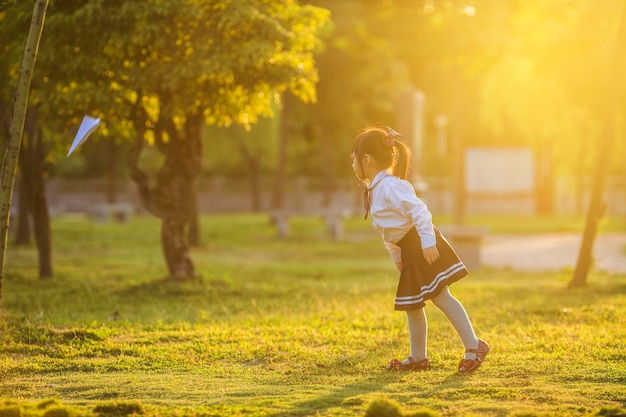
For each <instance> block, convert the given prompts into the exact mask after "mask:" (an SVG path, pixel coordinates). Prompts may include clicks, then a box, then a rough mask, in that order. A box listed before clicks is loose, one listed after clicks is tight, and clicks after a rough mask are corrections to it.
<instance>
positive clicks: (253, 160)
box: [239, 139, 261, 212]
mask: <svg viewBox="0 0 626 417" xmlns="http://www.w3.org/2000/svg"><path fill="white" fill-rule="evenodd" d="M239 151H240V152H241V155H242V156H243V159H244V161H245V162H246V165H247V166H248V178H249V179H250V198H251V200H252V211H254V212H258V211H260V210H261V180H260V177H261V175H260V174H261V169H260V168H261V162H260V161H259V157H258V156H256V155H254V154H253V153H252V152H251V151H250V149H248V147H247V146H246V144H245V141H244V139H241V140H240V141H239Z"/></svg>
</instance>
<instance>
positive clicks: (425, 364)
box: [387, 356, 430, 371]
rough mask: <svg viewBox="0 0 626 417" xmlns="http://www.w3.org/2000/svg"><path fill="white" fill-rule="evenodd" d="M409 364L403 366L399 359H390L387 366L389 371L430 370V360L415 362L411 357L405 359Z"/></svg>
mask: <svg viewBox="0 0 626 417" xmlns="http://www.w3.org/2000/svg"><path fill="white" fill-rule="evenodd" d="M407 359H408V360H409V363H407V364H404V363H402V361H401V360H400V359H392V360H391V361H389V365H387V370H389V371H428V370H429V369H430V360H429V359H428V358H424V359H421V360H419V361H417V362H416V361H415V359H413V358H412V357H411V356H409V357H408V358H407Z"/></svg>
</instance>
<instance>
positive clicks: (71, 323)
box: [0, 215, 626, 417]
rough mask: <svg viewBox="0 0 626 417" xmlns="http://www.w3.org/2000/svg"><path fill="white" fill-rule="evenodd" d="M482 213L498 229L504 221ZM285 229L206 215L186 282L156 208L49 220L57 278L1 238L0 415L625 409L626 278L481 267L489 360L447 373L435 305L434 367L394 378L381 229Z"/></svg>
mask: <svg viewBox="0 0 626 417" xmlns="http://www.w3.org/2000/svg"><path fill="white" fill-rule="evenodd" d="M527 220H528V221H526V222H525V223H526V226H527V228H531V229H532V228H534V230H535V231H547V230H548V225H549V223H548V222H547V221H546V220H544V219H539V220H532V219H527ZM473 221H474V222H477V223H480V222H481V220H480V219H474V220H473ZM485 222H488V223H490V224H489V225H488V226H489V227H490V229H491V231H492V232H493V231H494V227H496V228H497V227H499V226H498V225H505V224H507V223H508V222H507V221H506V220H503V219H502V218H495V219H494V218H491V219H489V218H485V219H484V220H482V223H481V225H485ZM533 222H534V223H533ZM564 223H568V224H571V221H570V220H566V221H564V222H560V221H558V219H554V224H558V225H561V224H564ZM615 224H619V222H616V223H615ZM611 227H613V226H611ZM558 228H559V229H558V230H561V229H560V226H558ZM292 229H293V237H291V238H289V239H287V240H279V239H277V238H276V237H275V230H274V229H273V227H272V226H271V225H270V224H269V222H268V220H267V219H266V218H265V217H263V216H257V215H236V216H215V217H206V218H204V219H203V223H202V230H203V237H202V239H203V246H202V247H200V248H195V249H194V250H193V254H192V256H193V259H194V262H195V264H196V267H197V269H198V271H199V273H200V277H199V278H198V279H196V280H195V281H192V282H188V283H184V284H177V283H173V282H170V281H167V280H165V279H164V276H165V266H164V264H163V259H162V256H161V251H160V246H159V225H158V222H157V221H156V220H155V219H153V218H150V217H145V218H143V217H141V218H136V219H133V220H132V221H131V222H130V223H128V224H112V223H111V224H104V223H94V222H91V221H89V220H87V219H84V218H81V217H64V218H58V219H55V221H54V223H53V232H54V238H55V240H54V260H55V278H54V279H53V280H48V281H40V280H38V279H37V260H36V253H35V251H34V249H32V248H26V249H24V248H13V247H10V250H9V254H8V258H7V265H6V270H5V277H4V282H3V284H4V288H3V299H2V307H3V310H2V315H1V316H0V341H1V343H0V398H3V397H4V398H6V400H5V401H4V403H2V402H0V416H1V417H26V416H29V417H30V416H37V417H40V416H42V417H72V416H78V415H94V414H96V415H101V416H108V415H111V416H114V415H118V416H119V415H132V414H147V415H150V416H159V415H168V416H169V415H171V416H207V417H208V416H231V415H232V416H235V415H236V416H243V415H246V416H248V415H250V416H274V417H279V416H281V417H282V416H285V417H286V416H305V415H319V416H363V415H365V413H366V412H367V411H368V410H369V412H368V415H372V416H374V415H389V416H392V415H400V414H403V415H407V416H409V415H415V416H417V415H427V414H428V415H441V416H521V415H527V416H543V415H550V416H553V415H554V416H586V415H592V414H597V415H608V414H610V413H611V412H610V411H608V410H613V409H617V408H624V407H626V367H625V366H624V363H625V361H626V344H625V342H624V341H625V340H626V276H622V275H608V274H600V273H592V274H591V275H590V277H589V284H588V286H587V287H585V288H582V289H575V290H567V289H566V287H567V281H568V280H569V278H570V273H569V272H568V271H563V272H561V273H535V274H531V273H518V272H514V271H508V270H507V271H498V270H493V269H484V270H481V271H478V272H474V273H472V274H471V275H470V277H468V278H467V279H464V280H462V281H460V282H459V283H457V284H454V285H453V286H452V292H453V294H455V295H456V296H457V297H458V298H459V299H460V300H461V301H462V302H463V304H464V305H465V307H466V308H467V310H468V312H469V314H470V316H471V318H472V320H473V322H474V324H475V326H476V330H477V333H478V334H479V336H480V337H481V338H484V339H485V340H487V341H488V342H489V343H490V344H491V346H492V353H490V355H489V356H488V357H487V360H486V363H485V365H484V366H483V367H482V368H480V369H479V370H478V372H476V373H475V374H473V375H471V376H458V375H456V374H455V369H456V364H457V362H458V360H459V359H460V358H461V356H462V351H463V350H462V346H461V343H460V341H459V340H458V337H457V336H456V335H455V333H454V331H453V330H452V328H451V327H450V325H449V324H448V322H447V321H446V319H445V317H444V316H443V315H442V314H441V313H440V312H439V311H437V310H436V309H435V308H434V307H432V306H431V305H429V306H427V314H428V316H429V324H430V332H429V356H430V358H431V361H432V362H433V366H434V368H433V370H432V371H430V372H423V373H396V372H392V373H390V372H387V371H386V370H384V366H385V365H386V363H387V362H388V360H389V359H391V358H392V357H405V356H406V355H407V354H408V336H407V332H406V324H405V317H404V316H403V314H402V313H399V312H395V311H393V296H394V293H395V286H396V285H397V272H396V271H395V269H394V266H393V265H392V264H391V262H390V260H389V257H388V255H387V253H386V251H385V250H384V248H383V246H382V243H381V242H380V238H379V237H378V236H376V235H375V234H374V233H373V231H372V230H371V226H370V225H369V222H363V221H362V220H359V219H349V220H348V221H347V222H346V238H345V239H344V240H343V241H340V242H334V241H330V240H329V239H328V238H327V237H326V233H325V226H324V224H323V223H322V222H321V221H319V220H318V219H294V222H293V224H292ZM496 230H501V229H496ZM616 230H619V227H616ZM503 231H507V230H503ZM48 398H54V399H55V400H52V401H49V400H46V399H48ZM42 401H43V403H42ZM42 404H43V405H42ZM381 404H382V405H383V406H381ZM381 410H387V411H384V412H383V411H381ZM394 410H395V411H394ZM420 410H430V412H425V411H424V413H422V414H420V413H419V411H420ZM394 413H395V414H394Z"/></svg>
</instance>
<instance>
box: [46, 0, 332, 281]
mask: <svg viewBox="0 0 626 417" xmlns="http://www.w3.org/2000/svg"><path fill="white" fill-rule="evenodd" d="M56 6H57V9H56V13H55V15H54V20H53V19H51V20H50V27H49V31H48V34H49V35H50V36H49V37H48V38H47V40H48V41H49V42H51V43H54V44H55V45H57V48H56V49H57V50H56V51H55V54H54V56H52V55H50V56H48V57H47V58H48V59H47V61H46V68H49V69H50V71H51V73H52V71H53V68H54V65H57V66H58V65H59V64H58V63H59V62H63V63H64V66H63V74H56V77H57V78H58V81H59V82H58V91H59V92H65V94H66V96H69V95H70V94H72V93H73V95H72V97H73V99H74V100H75V101H77V103H76V104H75V105H74V106H75V107H82V108H83V109H85V108H90V109H93V111H95V112H98V113H99V114H101V115H102V116H103V120H105V122H106V121H108V123H116V122H119V123H122V122H124V121H128V122H130V123H131V127H132V129H131V132H132V134H133V136H134V140H133V144H132V146H131V149H130V151H129V158H128V166H129V172H130V175H131V178H132V179H133V180H134V181H135V183H136V184H137V186H138V189H139V194H140V196H141V199H142V202H143V204H144V206H145V208H146V209H147V210H148V211H149V212H150V213H152V214H154V215H155V216H157V217H158V218H160V219H161V224H162V228H161V242H162V247H163V253H164V256H165V260H166V263H167V265H168V269H169V274H170V276H171V277H172V278H174V279H179V280H182V279H189V278H191V277H193V276H194V275H195V270H194V266H193V263H192V261H191V258H190V256H189V248H188V244H187V242H186V239H185V234H184V230H185V227H186V226H187V224H188V222H189V220H190V216H191V212H192V201H193V199H192V195H193V194H192V191H193V186H194V182H195V179H196V178H197V176H198V174H199V173H200V169H201V161H202V160H201V155H202V149H201V140H200V133H201V129H202V126H203V124H204V123H210V124H219V125H230V124H232V123H238V124H242V125H244V126H246V125H251V124H253V123H255V122H256V121H257V120H258V118H259V117H260V116H270V115H272V114H273V106H274V105H275V103H276V102H277V99H278V97H279V95H280V93H281V92H282V91H284V90H287V89H289V90H290V91H292V92H293V93H294V94H295V95H296V96H298V97H299V98H300V99H302V100H305V101H312V100H314V99H315V82H316V81H317V72H316V68H315V65H314V60H313V52H314V50H315V48H316V47H317V46H318V42H319V41H318V37H317V35H316V32H317V31H318V30H319V28H320V27H321V26H322V25H323V24H324V22H325V21H326V20H327V19H328V14H327V12H326V11H324V10H323V9H320V8H316V7H312V6H300V5H298V4H297V3H295V2H294V1H279V0H264V1H253V0H240V1H225V0H224V1H216V0H203V1H191V0H150V1H145V2H126V1H100V0H92V1H89V2H88V3H71V2H70V3H67V4H66V3H61V2H59V3H58V4H56ZM105 32H106V36H101V34H102V33H105ZM49 78H50V80H51V82H56V81H57V80H55V79H54V78H55V77H53V76H49ZM79 91H80V92H81V93H80V94H79V93H78V92H79ZM80 100H82V101H80ZM149 143H151V144H153V145H154V146H155V147H156V149H158V150H159V152H161V153H162V155H163V165H162V167H161V168H160V170H159V171H158V173H157V174H156V176H155V177H154V178H151V177H150V176H149V175H148V174H147V173H146V172H144V171H143V170H142V169H141V167H140V165H139V163H138V162H139V157H140V155H141V152H142V150H143V148H144V146H145V145H146V144H149Z"/></svg>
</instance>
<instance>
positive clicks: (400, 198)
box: [367, 170, 437, 263]
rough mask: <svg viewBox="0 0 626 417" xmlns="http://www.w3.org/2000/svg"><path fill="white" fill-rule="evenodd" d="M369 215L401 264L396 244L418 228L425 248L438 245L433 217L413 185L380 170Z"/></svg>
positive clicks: (373, 187) (373, 183)
mask: <svg viewBox="0 0 626 417" xmlns="http://www.w3.org/2000/svg"><path fill="white" fill-rule="evenodd" d="M367 188H368V190H371V191H370V214H371V216H372V225H373V226H374V230H376V231H377V232H378V233H380V234H381V236H382V238H383V241H384V243H385V246H386V247H387V250H388V251H389V254H390V255H391V259H393V261H394V263H398V262H400V261H401V259H400V247H399V246H397V245H396V243H397V242H398V241H399V240H400V239H402V238H403V237H404V235H406V233H407V232H408V231H409V230H411V227H415V229H416V230H417V233H418V235H419V237H420V239H421V241H422V249H426V248H430V247H432V246H435V245H436V243H437V240H436V238H435V231H434V229H433V223H432V215H431V214H430V212H429V211H428V208H427V207H426V204H424V202H423V201H422V200H420V199H419V198H417V195H415V190H414V189H413V186H412V185H411V183H409V182H408V181H406V180H402V179H400V178H398V177H396V176H393V175H390V174H389V172H388V171H387V170H383V171H380V172H379V173H378V174H376V176H375V177H374V180H373V181H372V182H371V183H370V185H368V187H367Z"/></svg>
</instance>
